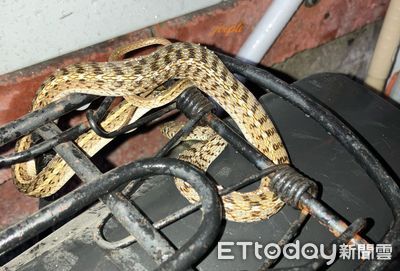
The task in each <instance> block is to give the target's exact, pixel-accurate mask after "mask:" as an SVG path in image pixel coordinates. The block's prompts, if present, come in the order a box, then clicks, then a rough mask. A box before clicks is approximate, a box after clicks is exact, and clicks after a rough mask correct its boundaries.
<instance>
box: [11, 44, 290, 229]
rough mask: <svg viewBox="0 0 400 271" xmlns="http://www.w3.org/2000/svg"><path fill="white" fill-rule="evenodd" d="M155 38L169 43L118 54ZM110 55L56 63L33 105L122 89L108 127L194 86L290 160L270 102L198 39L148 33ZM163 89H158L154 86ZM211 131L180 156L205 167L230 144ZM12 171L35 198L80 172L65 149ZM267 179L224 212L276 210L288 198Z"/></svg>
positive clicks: (231, 200) (277, 156)
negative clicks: (41, 163)
mask: <svg viewBox="0 0 400 271" xmlns="http://www.w3.org/2000/svg"><path fill="white" fill-rule="evenodd" d="M156 43H157V44H162V45H164V46H162V47H161V48H159V49H158V50H156V51H154V52H153V53H151V54H149V55H147V56H141V57H137V58H131V59H126V60H120V57H121V55H123V54H124V53H126V52H128V51H130V50H134V49H137V48H140V47H144V46H147V45H151V44H156ZM110 59H111V60H112V61H110V62H101V63H84V64H74V65H71V66H68V67H66V68H62V69H60V70H58V71H57V72H55V73H54V75H52V76H50V77H49V78H48V79H47V80H46V81H45V82H44V83H43V84H42V86H41V87H40V88H39V90H38V92H37V94H36V98H35V99H34V101H33V105H32V110H37V109H40V108H43V107H45V106H46V105H47V104H49V103H50V102H52V101H54V100H57V99H60V98H62V97H63V96H65V95H67V94H71V93H86V94H93V95H101V96H123V97H124V98H125V100H126V101H127V102H122V103H120V104H119V105H118V106H116V107H115V108H114V109H113V110H112V111H111V112H110V113H109V114H108V116H107V118H106V119H105V120H104V121H103V122H102V123H101V125H102V126H103V128H104V129H106V130H109V131H111V130H115V129H118V128H120V127H122V126H124V125H126V124H127V123H129V122H133V121H135V120H136V119H138V118H139V117H140V116H142V115H143V114H144V113H145V112H147V111H148V110H150V109H151V108H154V107H159V106H162V105H165V104H167V103H169V102H171V101H173V100H174V99H175V98H176V97H177V96H178V95H179V94H180V93H182V91H184V90H185V89H186V88H187V87H189V86H192V85H194V86H196V87H197V88H199V89H200V90H201V91H203V92H204V93H206V94H207V95H209V96H211V97H213V99H214V100H215V101H216V102H217V103H218V104H220V105H221V106H222V107H223V108H224V109H225V111H226V112H227V113H228V114H229V115H230V116H231V117H232V119H233V120H234V121H235V123H236V124H237V126H238V127H239V129H240V130H241V132H242V133H243V135H244V137H245V138H246V139H247V140H248V141H249V142H250V143H251V144H252V145H253V146H255V147H256V148H257V149H258V150H260V151H261V152H262V153H264V154H265V155H266V156H267V157H268V158H270V159H271V160H272V161H273V162H274V163H275V164H280V163H288V162H289V159H288V156H287V153H286V150H285V147H284V145H283V144H282V140H281V138H280V136H279V134H278V132H277V131H276V129H275V127H274V125H273V123H272V122H271V120H270V119H269V118H268V116H267V114H266V113H265V111H264V109H263V108H262V107H261V105H260V104H259V103H258V101H257V100H256V98H255V97H254V96H253V95H252V94H251V92H250V91H249V90H247V89H246V88H245V87H244V86H243V85H242V84H241V83H240V82H239V81H238V80H237V79H236V78H235V77H234V76H233V75H232V74H231V73H230V72H229V71H228V69H227V68H226V67H225V66H224V64H223V63H222V62H221V61H220V60H219V58H218V57H217V56H216V55H215V54H214V53H213V52H212V51H210V50H208V49H206V48H205V47H202V46H200V45H196V44H192V43H186V42H182V43H181V42H179V43H173V44H171V43H169V41H167V40H164V39H160V38H150V39H147V40H142V41H139V42H136V43H134V44H132V45H131V46H128V47H124V48H121V49H120V50H117V51H115V52H114V54H113V55H112V56H111V58H110ZM170 79H180V80H178V81H176V83H175V85H173V86H172V87H171V88H169V89H163V88H162V85H163V83H165V82H166V81H168V80H170ZM157 88H158V91H157V95H156V94H154V93H155V92H153V91H154V90H155V89H157ZM160 89H161V90H162V91H160ZM201 129H202V128H201V127H198V128H196V130H195V131H194V134H196V131H197V133H201V132H202V130H201ZM208 131H209V130H208ZM164 132H165V133H166V134H170V133H171V130H169V128H168V127H164ZM209 134H210V136H209V137H208V138H207V140H208V141H207V142H206V143H203V142H201V143H197V144H194V145H193V146H192V147H191V148H190V149H188V150H187V151H184V152H183V153H182V154H181V155H180V159H183V160H186V161H189V162H191V163H192V164H194V165H196V166H198V167H200V168H201V169H203V170H206V169H207V168H208V166H209V165H210V163H211V162H212V161H213V160H214V159H215V158H216V157H217V156H218V155H219V153H220V152H222V150H223V149H224V147H225V145H226V143H225V142H224V141H223V140H222V139H221V138H220V137H219V136H217V135H215V134H213V133H209ZM109 141H110V139H104V138H101V137H99V136H97V135H96V134H95V133H94V132H93V131H89V132H88V133H86V134H83V135H81V136H80V137H79V138H78V139H77V140H76V144H78V145H79V146H80V147H81V148H82V149H83V150H84V151H85V152H86V153H87V154H88V155H89V156H93V155H94V154H95V153H96V152H98V151H99V150H100V149H101V148H102V147H103V146H105V145H106V144H107V143H108V142H109ZM31 142H32V140H31V136H29V135H28V136H25V137H23V138H22V139H20V140H19V141H18V142H17V146H16V151H18V152H20V151H23V150H26V149H28V148H29V147H30V145H31ZM12 171H13V175H14V180H15V184H16V186H17V187H18V189H19V190H20V191H21V192H23V193H26V194H28V195H30V196H35V197H46V196H49V195H51V194H53V193H55V192H56V191H57V190H59V189H60V188H61V187H62V186H63V185H64V184H65V183H66V182H67V181H68V180H69V179H70V178H71V177H72V176H73V175H74V172H73V171H72V169H71V168H69V166H68V165H67V164H66V163H65V162H64V161H63V160H62V159H61V158H60V157H59V156H56V157H55V158H53V160H52V161H50V162H49V164H48V165H47V166H46V167H45V168H44V169H43V170H42V171H41V172H39V173H37V172H36V169H35V165H34V162H33V161H29V162H26V163H20V164H16V165H14V166H13V168H12ZM268 181H269V180H268V178H264V179H262V180H261V184H260V187H259V188H258V189H257V190H255V191H251V192H246V193H241V192H233V193H231V194H229V195H226V196H224V197H223V202H224V207H225V215H226V218H227V219H229V220H233V221H237V222H250V221H258V220H263V219H266V218H268V217H270V216H271V215H273V214H275V213H276V212H277V211H278V210H279V209H280V208H281V207H282V206H283V202H282V201H281V200H280V199H279V198H278V197H276V196H275V195H274V194H273V193H272V192H271V191H269V189H268ZM176 185H177V187H178V189H179V190H180V191H181V193H182V194H183V195H184V196H185V197H186V198H188V199H189V200H190V201H196V200H198V198H197V194H196V192H195V191H194V190H193V189H192V188H191V187H190V186H189V185H187V184H186V183H185V182H184V181H182V180H176Z"/></svg>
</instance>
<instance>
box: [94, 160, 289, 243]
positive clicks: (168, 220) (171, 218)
mask: <svg viewBox="0 0 400 271" xmlns="http://www.w3.org/2000/svg"><path fill="white" fill-rule="evenodd" d="M282 167H283V165H274V166H272V167H269V168H267V169H264V170H262V171H261V172H260V173H257V174H253V175H251V176H249V177H247V178H245V179H243V180H242V181H240V182H238V183H236V184H233V185H231V186H229V187H225V188H223V189H222V190H220V191H219V195H220V196H225V195H227V194H229V193H232V192H233V191H237V190H239V189H241V188H244V187H246V186H249V185H251V184H253V183H255V182H258V181H259V180H260V179H261V178H263V177H265V176H267V175H270V174H271V173H274V172H276V171H278V170H280V169H281V168H282ZM201 205H202V204H201V202H196V203H194V204H190V205H187V206H185V207H183V208H181V209H179V210H178V211H176V212H174V213H172V214H170V215H168V216H166V217H164V218H163V219H161V220H159V221H157V222H155V223H154V224H153V226H154V228H156V229H158V230H160V229H163V228H164V227H166V226H168V225H170V224H172V223H174V222H176V221H178V220H179V219H182V218H184V217H186V216H188V215H190V214H191V213H193V212H195V211H197V210H198V209H200V207H201ZM111 217H112V216H111V214H108V215H107V216H105V217H104V218H103V219H102V221H101V222H100V223H99V225H98V226H97V229H96V231H95V234H94V238H95V240H96V242H97V244H98V245H99V246H100V247H102V248H104V249H118V248H124V247H127V246H129V245H131V244H133V243H134V242H136V239H135V237H134V236H132V235H129V236H127V237H125V238H124V239H121V240H118V241H114V242H109V241H107V240H105V238H104V236H103V234H102V230H103V228H104V226H105V224H106V223H107V221H108V220H109V219H110V218H111Z"/></svg>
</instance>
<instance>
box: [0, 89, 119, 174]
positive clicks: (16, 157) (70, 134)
mask: <svg viewBox="0 0 400 271" xmlns="http://www.w3.org/2000/svg"><path fill="white" fill-rule="evenodd" d="M113 99H114V98H112V97H106V98H105V99H104V101H103V103H102V106H100V107H99V108H98V109H97V110H96V112H95V113H94V114H95V116H96V117H102V116H104V114H105V113H106V111H107V108H108V106H109V105H110V104H111V103H112V101H113ZM53 127H54V126H53ZM89 129H90V127H89V126H88V125H86V124H79V125H77V126H75V127H72V128H69V129H67V130H65V131H64V132H62V133H60V134H58V135H57V136H54V137H52V138H50V139H47V140H45V141H43V142H40V143H38V144H35V145H34V146H32V147H30V148H29V149H28V150H26V151H22V152H19V153H13V154H10V155H7V156H0V167H6V166H10V165H13V164H16V163H23V162H26V161H29V160H31V159H33V158H35V157H37V156H39V155H41V154H43V153H45V152H47V151H49V150H50V149H52V148H53V147H55V146H57V145H59V144H61V143H64V142H67V141H70V140H73V139H76V138H77V137H78V136H80V135H82V134H83V133H86V132H87V131H89Z"/></svg>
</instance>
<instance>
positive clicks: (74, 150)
mask: <svg viewBox="0 0 400 271" xmlns="http://www.w3.org/2000/svg"><path fill="white" fill-rule="evenodd" d="M37 131H38V134H39V135H40V136H42V137H43V138H44V139H47V138H51V137H54V136H56V135H57V134H58V133H61V131H60V130H59V128H58V127H57V126H56V125H55V124H54V123H48V124H46V125H45V126H43V127H41V128H39V129H38V130H37ZM64 144H65V145H66V146H65V147H64V146H56V147H55V150H56V151H57V153H59V154H60V155H61V157H62V158H63V159H64V160H65V161H66V162H67V163H68V164H69V165H70V166H71V168H72V169H73V170H74V171H75V172H76V174H77V175H78V176H79V177H80V178H81V179H82V180H84V181H86V182H87V181H94V179H98V178H101V175H102V173H101V172H100V170H99V169H98V168H97V167H96V166H95V165H94V164H93V163H92V162H91V161H90V159H89V158H88V157H87V156H86V155H85V154H84V153H83V152H82V151H81V150H80V149H79V148H78V147H77V146H75V144H74V143H72V142H67V143H64ZM100 199H101V200H102V201H103V202H104V204H106V206H107V207H108V208H109V209H110V210H111V212H112V213H113V214H114V216H115V218H116V219H117V220H118V221H119V222H120V223H121V224H122V225H124V226H125V225H128V227H127V228H126V230H127V231H128V232H129V233H130V234H132V235H134V236H136V237H137V238H138V240H140V241H141V245H142V247H143V248H144V249H145V250H146V251H147V253H149V255H151V256H152V257H153V259H154V260H155V261H156V262H157V263H158V264H161V263H162V262H163V258H162V257H161V256H160V255H166V256H167V257H169V256H172V255H173V253H174V252H175V250H174V248H173V247H172V246H170V244H169V243H168V241H166V240H165V239H164V238H163V236H162V235H161V234H160V233H159V232H157V231H156V229H154V228H153V227H152V226H151V224H150V222H149V221H148V219H147V218H146V217H144V216H143V215H142V214H141V213H140V212H139V211H138V210H137V209H136V207H135V206H133V205H132V204H131V203H130V202H129V201H126V200H122V201H121V196H120V195H119V193H117V192H110V193H109V194H108V195H104V196H100ZM127 214H129V215H127ZM149 244H157V245H156V246H153V245H151V246H150V245H149Z"/></svg>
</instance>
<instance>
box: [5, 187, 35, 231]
mask: <svg viewBox="0 0 400 271" xmlns="http://www.w3.org/2000/svg"><path fill="white" fill-rule="evenodd" d="M0 195H1V196H0V230H1V229H4V228H6V227H7V226H9V225H11V224H13V223H16V222H18V221H20V220H22V219H23V218H24V217H26V216H28V215H30V214H31V213H33V212H35V211H37V209H38V199H35V198H31V197H27V196H24V195H23V194H21V193H20V192H18V190H17V189H16V188H15V186H14V184H13V182H11V181H8V182H5V183H3V184H2V185H0Z"/></svg>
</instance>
